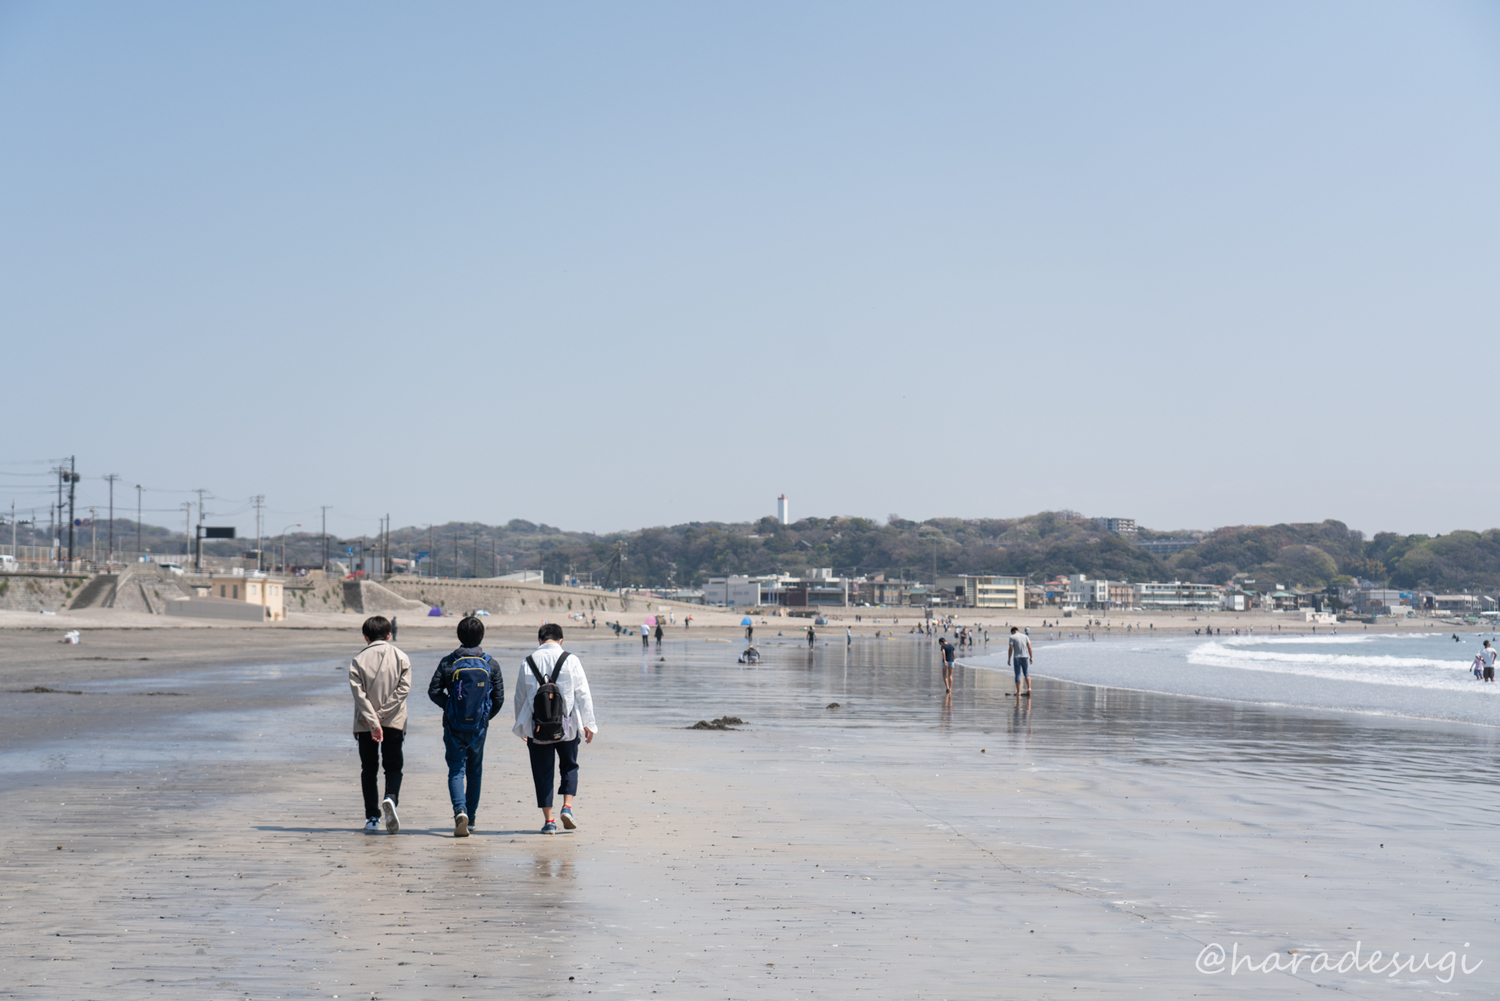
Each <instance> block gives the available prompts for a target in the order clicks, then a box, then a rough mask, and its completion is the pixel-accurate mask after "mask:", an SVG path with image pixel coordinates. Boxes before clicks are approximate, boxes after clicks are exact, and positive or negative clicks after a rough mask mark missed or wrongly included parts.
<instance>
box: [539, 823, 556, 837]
mask: <svg viewBox="0 0 1500 1001" xmlns="http://www.w3.org/2000/svg"><path fill="white" fill-rule="evenodd" d="M542 833H543V834H556V833H557V824H556V822H554V821H551V820H549V821H547V822H546V823H545V824H543V825H542Z"/></svg>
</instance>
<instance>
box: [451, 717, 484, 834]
mask: <svg viewBox="0 0 1500 1001" xmlns="http://www.w3.org/2000/svg"><path fill="white" fill-rule="evenodd" d="M485 733H486V731H485V730H480V731H479V732H478V733H477V734H474V735H473V736H469V735H468V734H457V733H454V732H453V730H452V729H451V728H450V727H449V726H448V725H447V724H444V725H443V752H444V756H445V757H446V758H447V759H448V798H449V799H451V800H452V801H453V815H454V816H457V815H458V814H459V813H464V814H467V815H468V817H469V826H470V827H473V826H474V812H475V811H476V810H478V809H479V783H480V780H481V779H483V778H484V735H485ZM465 775H467V776H468V779H469V781H468V789H467V790H465V789H464V776H465Z"/></svg>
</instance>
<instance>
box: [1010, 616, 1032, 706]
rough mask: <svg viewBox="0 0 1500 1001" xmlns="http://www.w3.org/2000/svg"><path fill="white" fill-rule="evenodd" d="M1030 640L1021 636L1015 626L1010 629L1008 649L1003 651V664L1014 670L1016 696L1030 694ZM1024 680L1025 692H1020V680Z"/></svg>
mask: <svg viewBox="0 0 1500 1001" xmlns="http://www.w3.org/2000/svg"><path fill="white" fill-rule="evenodd" d="M1031 658H1032V652H1031V638H1030V637H1029V636H1025V635H1023V634H1022V632H1021V630H1019V629H1017V628H1016V627H1015V626H1011V627H1010V648H1009V649H1008V650H1006V651H1005V662H1006V663H1007V664H1009V665H1010V666H1011V667H1013V668H1015V672H1016V694H1017V695H1030V694H1031V672H1030V668H1031ZM1022 678H1025V679H1026V691H1024V692H1023V691H1021V679H1022Z"/></svg>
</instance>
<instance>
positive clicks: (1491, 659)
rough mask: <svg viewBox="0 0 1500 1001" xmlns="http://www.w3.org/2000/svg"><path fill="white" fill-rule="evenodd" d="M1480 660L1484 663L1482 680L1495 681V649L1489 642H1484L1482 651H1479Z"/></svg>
mask: <svg viewBox="0 0 1500 1001" xmlns="http://www.w3.org/2000/svg"><path fill="white" fill-rule="evenodd" d="M1479 657H1480V660H1482V661H1483V662H1484V680H1485V681H1494V680H1495V648H1494V647H1492V646H1490V641H1489V640H1485V641H1484V649H1483V650H1480V651H1479Z"/></svg>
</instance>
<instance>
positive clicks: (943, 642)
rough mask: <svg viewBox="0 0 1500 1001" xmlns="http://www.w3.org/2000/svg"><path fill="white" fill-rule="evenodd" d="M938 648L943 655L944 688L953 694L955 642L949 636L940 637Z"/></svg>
mask: <svg viewBox="0 0 1500 1001" xmlns="http://www.w3.org/2000/svg"><path fill="white" fill-rule="evenodd" d="M938 650H939V651H940V652H941V653H942V655H943V690H944V691H945V692H947V693H948V694H949V695H952V694H953V657H954V649H953V644H952V643H949V642H948V637H946V636H940V637H938Z"/></svg>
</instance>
